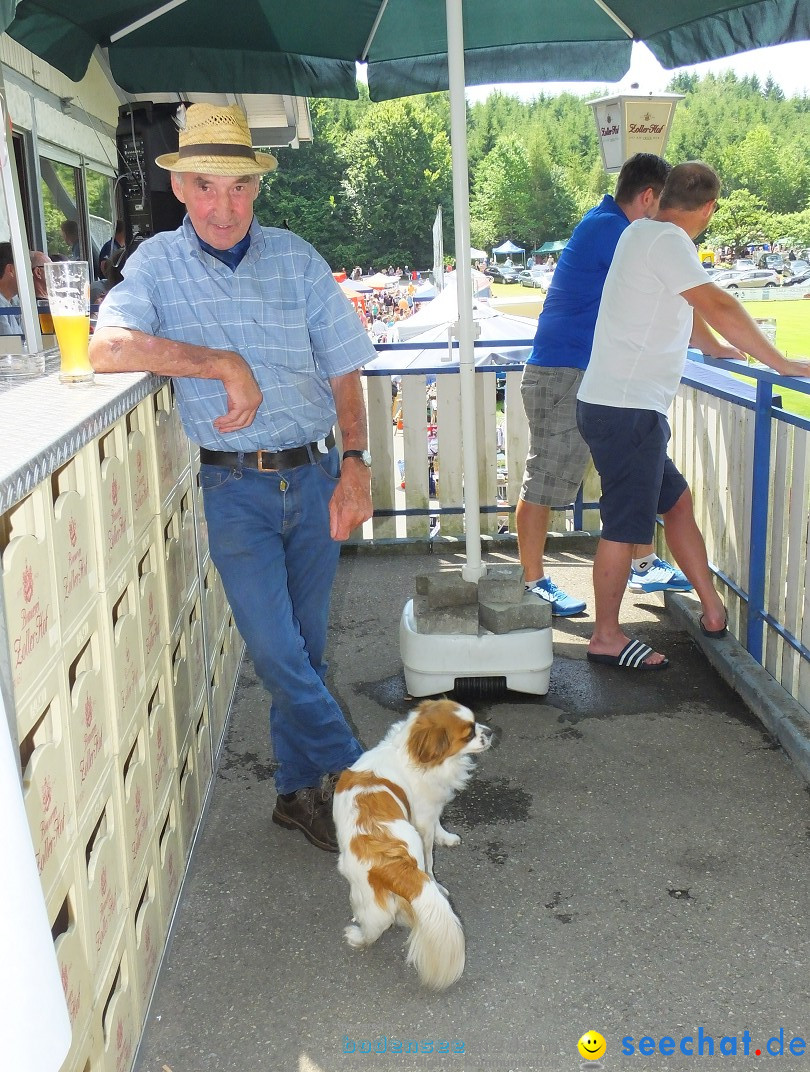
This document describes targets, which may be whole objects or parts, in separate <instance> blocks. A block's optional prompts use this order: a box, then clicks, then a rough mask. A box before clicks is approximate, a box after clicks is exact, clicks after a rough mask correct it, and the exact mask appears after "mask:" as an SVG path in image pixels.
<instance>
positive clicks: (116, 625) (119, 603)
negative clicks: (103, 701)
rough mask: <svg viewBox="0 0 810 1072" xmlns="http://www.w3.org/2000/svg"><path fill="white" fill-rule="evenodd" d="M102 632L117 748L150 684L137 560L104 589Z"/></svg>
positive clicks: (101, 603) (102, 598)
mask: <svg viewBox="0 0 810 1072" xmlns="http://www.w3.org/2000/svg"><path fill="white" fill-rule="evenodd" d="M99 604H100V607H101V610H100V616H101V635H102V638H103V641H104V655H105V659H106V661H107V665H108V667H109V669H110V673H109V682H110V710H111V711H112V713H113V718H112V726H113V734H114V741H115V748H116V750H117V749H118V748H119V747H120V744H121V742H122V740H124V739H125V738H126V737H127V735H128V732H129V729H130V727H131V725H132V722H133V720H134V718H135V715H136V713H137V711H138V709H139V707H140V705H141V703H142V701H143V693H144V689H145V687H146V678H145V675H144V662H143V644H142V629H141V620H140V605H139V599H138V584H137V579H136V572H135V562H134V561H130V562H129V563H128V564H127V565H126V566H124V567H123V569H122V570H121V572H120V573H119V574H118V576H117V577H116V578H115V581H114V584H113V585H112V586H111V587H110V588H108V589H107V590H105V591H104V592H102V593H101V596H100V599H99Z"/></svg>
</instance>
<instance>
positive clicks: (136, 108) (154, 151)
mask: <svg viewBox="0 0 810 1072" xmlns="http://www.w3.org/2000/svg"><path fill="white" fill-rule="evenodd" d="M176 111H177V105H176V104H152V102H151V101H140V102H138V103H136V104H127V105H124V106H123V107H121V108H119V110H118V129H117V130H116V132H115V140H116V144H117V147H118V166H119V174H120V176H121V201H122V204H123V216H124V223H125V225H126V236H127V247H129V246H130V244H131V243H132V242H133V241H135V242H136V243H137V242H138V241H142V240H143V239H144V238H148V237H149V236H150V235H153V234H157V233H158V231H174V230H175V229H176V228H177V227H179V226H180V224H181V223H182V222H183V216H184V215H185V211H186V210H185V206H184V205H182V204H181V203H180V202H179V201H178V200H177V198H176V197H175V196H174V194H173V193H172V185H171V177H170V172H168V171H164V169H163V168H159V167H158V166H157V164H156V163H155V157H157V156H160V155H161V154H162V153H172V152H177V126H176V124H175V122H174V116H175V113H176Z"/></svg>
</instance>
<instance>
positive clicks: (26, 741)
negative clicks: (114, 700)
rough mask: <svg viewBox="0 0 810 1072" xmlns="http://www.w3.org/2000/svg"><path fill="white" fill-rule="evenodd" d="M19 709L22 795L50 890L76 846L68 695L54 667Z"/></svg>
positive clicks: (40, 867)
mask: <svg viewBox="0 0 810 1072" xmlns="http://www.w3.org/2000/svg"><path fill="white" fill-rule="evenodd" d="M36 699H37V702H36V703H35V704H34V703H32V704H30V705H29V708H28V709H26V710H24V712H23V713H24V716H25V721H26V723H27V724H28V726H29V728H28V730H27V732H26V733H25V735H24V736H23V735H21V736H20V766H21V768H22V776H23V799H24V801H25V811H26V814H27V816H28V825H29V827H30V830H31V839H32V841H33V843H34V853H35V855H36V860H37V868H38V870H39V878H40V882H41V884H42V889H43V891H44V892H45V895H46V897H47V895H48V894H49V892H50V890H51V888H52V886H53V884H54V882H55V881H56V879H57V877H58V875H59V874H60V873H61V871H62V870H63V869H64V867H65V864H66V862H67V860H68V858H69V857H70V855H71V853H73V852H75V851H76V837H77V832H78V831H77V826H76V803H75V800H74V798H73V785H72V782H71V777H70V745H69V743H68V734H67V715H66V707H67V701H66V697H65V690H64V687H63V684H62V674H61V672H60V669H59V668H58V667H54V669H53V670H52V671H51V672H50V674H49V675H48V676H47V679H46V680H45V681H44V682H43V685H42V688H41V689H40V690H39V691H38V692H37V696H36Z"/></svg>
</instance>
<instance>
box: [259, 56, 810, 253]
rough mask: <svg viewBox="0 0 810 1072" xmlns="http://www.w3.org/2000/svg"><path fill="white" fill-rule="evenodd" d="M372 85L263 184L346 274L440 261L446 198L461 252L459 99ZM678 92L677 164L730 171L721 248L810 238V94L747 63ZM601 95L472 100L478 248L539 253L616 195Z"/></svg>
mask: <svg viewBox="0 0 810 1072" xmlns="http://www.w3.org/2000/svg"><path fill="white" fill-rule="evenodd" d="M358 89H359V91H360V99H359V100H357V101H337V100H313V101H311V111H312V122H313V131H314V133H313V141H312V143H311V144H305V145H303V146H302V147H301V148H300V149H280V150H277V151H276V155H277V157H278V161H279V167H278V170H277V171H276V172H274V173H273V174H272V175H269V176H267V177H266V178H265V179H264V180H263V182H262V188H261V191H260V194H259V198H258V200H257V202H256V214H257V216H258V218H259V220H260V221H261V222H262V223H264V224H266V225H270V226H283V225H284V224H285V223H286V225H288V226H289V227H290V228H291V229H292V230H293V231H295V232H297V233H298V234H300V235H302V236H303V237H304V238H306V239H308V240H309V241H310V242H312V243H313V245H315V246H316V248H317V249H318V250H319V251H320V252H321V253H322V254H323V256H324V257H325V258H326V259H327V261H329V263H330V264H331V266H332V267H333V268H334V269H339V268H347V269H349V270H351V268H352V267H353V266H354V265H355V264H359V265H361V266H362V267H363V269H364V270H367V269H368V268H369V267H371V266H374V267H375V268H379V267H381V266H382V267H386V266H387V265H389V264H394V265H402V266H404V265H406V264H407V265H410V266H412V267H416V268H427V267H429V266H430V265H431V264H432V261H433V244H432V226H433V220H434V218H435V215H436V208H437V206H438V205H441V206H442V209H443V214H444V248H445V251H452V250H453V248H454V245H453V213H452V185H451V159H450V112H449V104H448V99H447V95H446V94H443V93H436V94H431V95H427V96H422V97H407V98H403V99H401V100H394V101H387V102H384V103H380V104H372V103H371V102H370V101H369V99H368V93H367V91H366V87H365V86H364V85H362V84H360V85H359V86H358ZM668 90H669V91H670V92H676V93H683V94H685V99H684V100H682V101H681V102H680V103H679V105H678V107H677V109H676V112H675V119H674V122H673V126H672V133H671V136H670V140H669V145H668V147H667V151H666V155H667V159H669V160H670V161H671V162H672V163H678V162H679V161H682V160H694V159H700V160H705V161H706V162H707V163H709V164H711V165H712V166H713V167H714V168H715V169H716V170H717V171H718V173H719V174H720V176H721V178H722V180H723V190H722V201H721V203H720V206H719V208H718V211H717V212H716V214H715V216H714V219H713V221H712V224H711V229H710V231H709V232H708V234H707V237H706V243H707V244H708V245H710V246H721V245H722V246H726V245H729V246H736V247H738V248H739V247H743V246H745V245H746V244H747V243H749V242H760V241H778V240H780V239H786V240H788V242H789V244H792V245H797V246H802V247H804V246H808V245H810V97H808V96H806V95H805V96H801V97H786V96H785V94H784V93H783V92H782V90H781V89H780V88H779V86H778V85H776V84H775V83H774V82H773V81H772V80H770V79H769V80H768V81H767V82H764V83H761V82H760V81H759V80H758V79H757V78H756V77H753V76H752V77H740V76H737V75H735V74H734V73H733V72H727V73H725V74H722V75H719V76H717V75H712V74H709V75H705V76H704V77H702V78H700V77H698V76H697V75H694V74H679V75H677V76H676V77H674V78H673V79H672V81H671V82H670V84H669V86H668ZM601 95H604V91H594V93H593V94H592V95H591V96H592V97H598V96H601ZM588 99H590V98H589V97H578V96H574V95H573V94H562V95H560V96H546V95H540V96H538V97H536V98H535V99H534V100H531V101H528V102H527V101H522V100H520V99H519V98H517V97H513V96H509V95H507V94H504V93H500V92H495V93H493V94H492V95H490V96H489V97H488V98H487V99H486V100H485V101H483V102H481V103H476V104H472V105H469V104H468V106H467V130H468V154H469V167H470V228H471V239H472V244H473V246H476V247H479V248H481V249H487V250H490V249H491V248H492V247H493V245H498V244H500V243H501V242H502V241H504V240H505V239H507V238H508V239H512V240H513V241H514V242H517V243H518V245H520V246H523V247H525V248H527V249H529V250H531V249H534V248H536V247H538V246H540V245H542V244H543V242H546V241H555V240H558V239H563V238H567V237H568V236H569V235H570V234H571V230H572V228H573V227H574V225H575V224H576V222H577V221H578V220H579V218H580V217H581V216H582V214H583V213H584V212H586V211H587V210H588V209H589V208H590V207H592V206H593V205H594V204H596V202H597V201H598V200H599V199H600V198H601V196H602V194H603V193H606V192H610V191H611V190H612V189H613V186H614V184H615V178H614V177H613V176H610V175H607V174H605V172H604V170H603V168H602V163H601V160H600V156H599V148H598V144H597V138H596V130H595V125H594V121H593V112H592V109H591V108H590V107H589V105H588V103H587V101H588Z"/></svg>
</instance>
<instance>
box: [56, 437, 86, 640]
mask: <svg viewBox="0 0 810 1072" xmlns="http://www.w3.org/2000/svg"><path fill="white" fill-rule="evenodd" d="M85 460H86V455H85V454H78V455H76V456H75V457H73V458H71V459H70V461H68V462H66V463H65V464H64V465H62V466H60V467H59V468H58V469H57V470H56V471H55V472H54V473H53V474H52V475H51V477H50V481H49V483H48V484H46V485H45V487H49V488H50V494H51V510H52V515H53V559H54V569H55V571H56V604H57V609H58V613H59V625H60V627H61V630H62V635H63V636H64V634H65V633H68V632H70V630H71V629H72V628H73V626H74V625H75V624H76V622H77V621H78V620H79V618H80V617H81V616H82V615H83V614H84V613H85V612H86V610H87V608H88V607H89V605H90V603H91V601H92V600H93V599H95V596H96V593H97V591H98V581H99V578H98V568H97V565H96V540H95V536H94V526H93V520H94V519H93V512H92V506H91V500H90V487H89V480H88V476H87V467H86V464H85Z"/></svg>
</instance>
